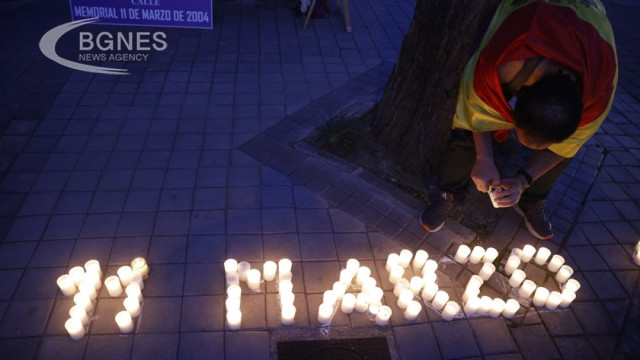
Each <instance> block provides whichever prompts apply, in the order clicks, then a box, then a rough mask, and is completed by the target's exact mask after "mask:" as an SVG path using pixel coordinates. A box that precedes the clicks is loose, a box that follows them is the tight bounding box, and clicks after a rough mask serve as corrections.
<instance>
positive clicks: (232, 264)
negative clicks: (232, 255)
mask: <svg viewBox="0 0 640 360" xmlns="http://www.w3.org/2000/svg"><path fill="white" fill-rule="evenodd" d="M224 272H225V274H227V275H229V274H233V273H237V272H238V261H237V260H236V259H227V260H225V262H224Z"/></svg>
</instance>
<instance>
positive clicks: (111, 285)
mask: <svg viewBox="0 0 640 360" xmlns="http://www.w3.org/2000/svg"><path fill="white" fill-rule="evenodd" d="M104 285H105V286H106V287H107V291H108V292H109V296H111V297H117V296H120V295H122V286H121V285H120V279H119V278H118V277H117V276H109V277H108V278H106V279H105V281H104Z"/></svg>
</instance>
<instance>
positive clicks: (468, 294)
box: [462, 287, 480, 303]
mask: <svg viewBox="0 0 640 360" xmlns="http://www.w3.org/2000/svg"><path fill="white" fill-rule="evenodd" d="M478 295H480V289H479V288H474V287H472V288H468V289H466V290H465V291H464V293H462V302H463V303H466V302H467V301H469V299H471V298H474V297H478Z"/></svg>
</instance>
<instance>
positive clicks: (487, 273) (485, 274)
mask: <svg viewBox="0 0 640 360" xmlns="http://www.w3.org/2000/svg"><path fill="white" fill-rule="evenodd" d="M495 271H496V266H495V265H493V264H492V263H490V262H486V263H484V265H482V269H480V273H478V276H480V277H481V278H482V280H484V281H487V280H489V278H490V277H491V275H493V273H494V272H495Z"/></svg>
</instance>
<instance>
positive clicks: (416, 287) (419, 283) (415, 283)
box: [409, 276, 424, 295]
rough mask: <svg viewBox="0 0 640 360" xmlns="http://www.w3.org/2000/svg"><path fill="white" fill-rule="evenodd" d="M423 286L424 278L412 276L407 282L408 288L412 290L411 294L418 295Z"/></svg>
mask: <svg viewBox="0 0 640 360" xmlns="http://www.w3.org/2000/svg"><path fill="white" fill-rule="evenodd" d="M423 286H424V280H422V278H421V277H418V276H414V277H412V278H411V281H410V282H409V290H411V291H412V292H413V295H418V294H419V293H420V290H422V287H423Z"/></svg>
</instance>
